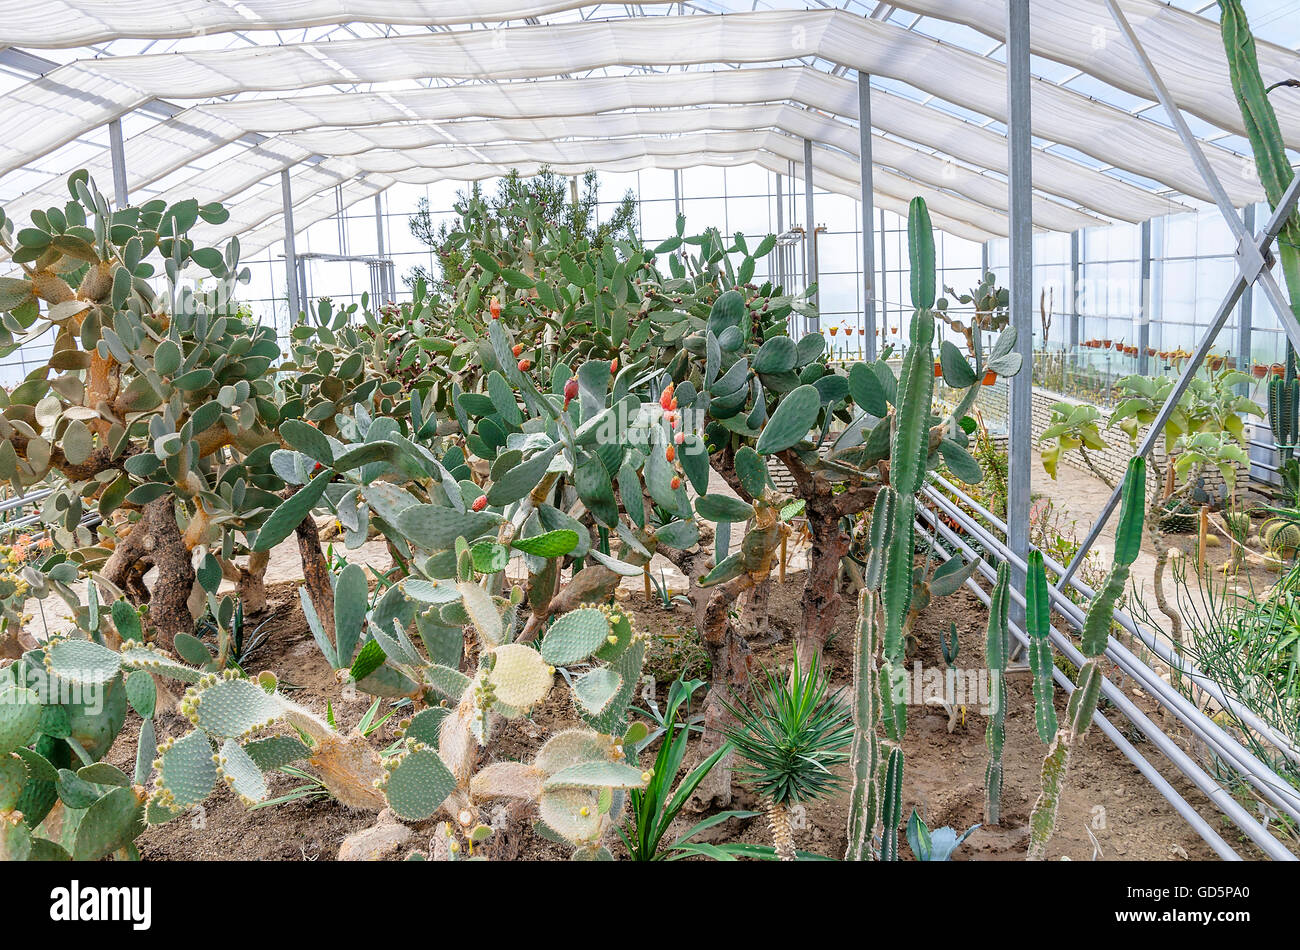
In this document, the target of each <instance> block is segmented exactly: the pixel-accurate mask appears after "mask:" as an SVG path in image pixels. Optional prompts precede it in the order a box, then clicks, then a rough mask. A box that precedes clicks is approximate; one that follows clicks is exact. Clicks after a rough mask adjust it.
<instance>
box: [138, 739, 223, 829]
mask: <svg viewBox="0 0 1300 950" xmlns="http://www.w3.org/2000/svg"><path fill="white" fill-rule="evenodd" d="M161 758H162V768H161V769H160V770H159V773H158V780H157V781H158V784H157V787H156V788H155V790H154V794H153V796H152V798H153V799H154V800H156V801H157V802H158V804H159V805H160V806H162V807H163V808H165V809H167V810H169V811H172V812H184V811H185V810H186V809H188V808H190V807H191V806H193V805H197V804H198V803H199V802H201V801H203V800H204V799H205V798H207V797H208V796H209V795H211V794H212V787H213V786H214V785H216V783H217V764H216V763H215V762H213V761H212V744H211V743H210V742H208V737H207V736H206V735H204V734H203V732H202V730H199V729H195V730H194V731H193V732H191V733H188V734H187V735H185V736H183V737H181V738H180V739H177V740H176V741H175V742H173V743H172V744H171V745H170V746H169V747H167V748H166V749H165V750H164V751H163V753H162V756H161ZM150 820H151V821H152V819H150Z"/></svg>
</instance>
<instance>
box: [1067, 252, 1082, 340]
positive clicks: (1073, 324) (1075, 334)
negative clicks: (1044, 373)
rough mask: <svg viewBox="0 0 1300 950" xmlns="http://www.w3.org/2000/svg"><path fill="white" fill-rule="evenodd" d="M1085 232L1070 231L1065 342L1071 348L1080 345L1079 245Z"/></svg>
mask: <svg viewBox="0 0 1300 950" xmlns="http://www.w3.org/2000/svg"><path fill="white" fill-rule="evenodd" d="M1082 239H1083V234H1082V232H1080V231H1073V232H1071V233H1070V286H1069V287H1068V288H1066V293H1068V294H1069V295H1070V310H1069V313H1068V319H1069V325H1068V326H1067V328H1066V334H1065V342H1066V343H1067V344H1068V345H1069V347H1070V349H1077V348H1078V346H1079V250H1080V248H1079V246H1080V244H1081V243H1082Z"/></svg>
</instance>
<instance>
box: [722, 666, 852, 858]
mask: <svg viewBox="0 0 1300 950" xmlns="http://www.w3.org/2000/svg"><path fill="white" fill-rule="evenodd" d="M765 680H766V682H765V683H762V684H759V683H754V684H753V685H752V687H751V690H750V696H749V698H748V700H745V699H742V698H739V697H737V700H738V701H737V702H736V703H734V704H729V707H728V708H729V709H730V711H731V714H732V716H733V717H735V720H736V726H735V727H734V728H733V729H730V730H728V732H727V738H728V739H729V740H730V741H731V742H732V744H734V745H735V747H736V751H737V752H738V753H739V755H740V758H741V759H742V760H743V763H744V764H742V765H740V766H738V767H737V770H736V771H737V775H738V777H739V778H740V779H741V781H743V782H745V783H746V784H747V785H748V786H749V787H750V788H752V789H753V791H754V793H755V794H756V795H757V796H758V797H759V799H760V800H761V801H762V803H763V810H764V812H765V813H766V815H767V820H768V826H769V827H770V829H771V832H772V843H773V845H774V846H775V848H776V853H777V856H778V857H779V858H780V859H781V860H782V861H793V860H795V846H794V830H793V828H792V827H791V816H790V808H791V807H792V806H794V805H797V804H802V803H806V802H812V801H816V800H818V799H820V798H824V797H826V796H827V795H829V794H831V793H833V792H834V791H836V790H837V789H838V788H839V787H840V785H841V784H842V783H841V780H840V778H839V777H838V776H837V775H836V774H835V772H834V771H833V769H834V768H835V767H836V766H838V765H840V764H841V763H843V762H845V761H847V759H848V755H847V752H846V751H845V750H846V749H847V747H848V745H849V743H850V742H851V740H852V738H853V729H852V727H851V726H850V725H849V722H848V714H847V712H846V711H845V709H844V708H843V706H842V705H841V704H840V702H839V694H838V693H832V692H831V691H830V682H829V680H828V679H827V678H826V677H825V676H824V675H823V674H822V672H821V668H820V665H819V662H814V664H813V666H812V667H811V668H810V669H809V670H808V672H807V673H804V672H802V671H801V670H800V669H799V668H798V666H795V667H794V668H793V670H792V671H791V674H790V676H789V678H788V679H787V678H786V677H783V676H780V675H778V674H776V673H774V672H772V671H770V670H768V671H766V672H765Z"/></svg>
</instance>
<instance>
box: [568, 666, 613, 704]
mask: <svg viewBox="0 0 1300 950" xmlns="http://www.w3.org/2000/svg"><path fill="white" fill-rule="evenodd" d="M622 688H623V677H621V676H619V675H618V674H617V673H616V672H614V671H613V670H611V669H607V668H605V667H603V666H600V667H597V668H596V669H594V670H589V671H588V672H586V673H584V674H582V676H579V677H578V678H577V679H576V680H574V681H573V695H574V698H575V699H577V701H578V704H579V705H580V706H582V708H583V711H584V712H586V713H587V715H589V716H599V715H600V714H601V713H603V712H604V711H605V710H606V709H608V708H609V705H610V703H612V702H613V701H614V697H615V696H617V695H618V691H619V690H620V689H622Z"/></svg>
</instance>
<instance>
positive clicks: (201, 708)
mask: <svg viewBox="0 0 1300 950" xmlns="http://www.w3.org/2000/svg"><path fill="white" fill-rule="evenodd" d="M196 702H197V706H198V708H197V710H196V722H195V725H197V726H199V727H200V728H201V729H203V730H204V731H205V732H208V733H210V734H211V735H214V736H217V737H218V738H222V739H227V738H231V737H239V736H245V735H248V734H249V733H250V732H254V731H255V730H257V729H263V728H266V727H267V726H269V725H270V724H271V723H273V722H274V721H275V720H276V719H278V718H279V717H280V716H281V715H283V714H284V700H283V699H282V698H281V697H280V696H279V695H278V694H268V693H267V692H266V690H264V689H262V687H261V686H258V685H257V684H256V683H254V682H253V681H252V680H243V679H230V680H221V681H219V682H216V683H213V684H212V685H211V686H209V687H207V688H206V689H200V690H198V691H197V696H196Z"/></svg>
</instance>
